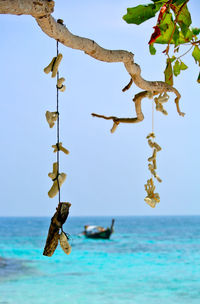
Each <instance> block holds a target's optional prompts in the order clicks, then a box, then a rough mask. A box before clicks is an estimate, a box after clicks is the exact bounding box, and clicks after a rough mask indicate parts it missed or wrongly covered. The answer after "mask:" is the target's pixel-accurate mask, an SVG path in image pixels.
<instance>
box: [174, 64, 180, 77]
mask: <svg viewBox="0 0 200 304" xmlns="http://www.w3.org/2000/svg"><path fill="white" fill-rule="evenodd" d="M180 72H181V68H180V63H179V61H178V60H176V62H175V64H174V67H173V73H174V76H178V75H179V74H180Z"/></svg>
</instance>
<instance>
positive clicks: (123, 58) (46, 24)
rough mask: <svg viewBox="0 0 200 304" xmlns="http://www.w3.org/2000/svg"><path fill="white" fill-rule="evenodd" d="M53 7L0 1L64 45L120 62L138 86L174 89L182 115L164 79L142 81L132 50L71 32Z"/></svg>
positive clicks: (43, 0) (44, 0) (3, 9)
mask: <svg viewBox="0 0 200 304" xmlns="http://www.w3.org/2000/svg"><path fill="white" fill-rule="evenodd" d="M53 9H54V1H51V0H49V1H48V0H0V14H15V15H19V14H26V15H32V16H33V17H34V18H35V19H36V21H37V23H38V25H39V26H40V28H41V29H42V31H43V32H44V33H45V34H47V35H48V36H49V37H51V38H53V39H55V40H58V41H59V42H60V43H62V44H63V45H65V46H67V47H70V48H72V49H77V50H82V51H84V52H85V53H86V54H88V55H89V56H91V57H93V58H95V59H97V60H100V61H104V62H122V63H123V64H124V66H125V68H126V70H127V72H128V73H129V75H130V76H131V79H132V81H133V82H134V83H135V84H136V85H137V86H138V87H139V88H140V89H142V90H146V91H148V92H157V93H162V92H173V93H174V94H175V95H176V99H175V102H176V105H177V111H178V113H179V114H180V115H181V116H183V115H184V114H183V113H182V112H181V111H180V109H179V100H180V98H181V95H180V93H179V92H178V91H177V90H176V89H175V88H173V87H171V86H170V85H168V84H167V83H165V82H163V81H146V80H144V79H143V78H142V76H141V69H140V66H139V65H138V64H136V63H134V55H133V54H132V53H131V52H128V51H124V50H108V49H104V48H102V47H101V46H99V45H98V44H97V43H96V42H95V41H93V40H90V39H87V38H83V37H79V36H76V35H73V34H72V33H71V32H70V31H69V30H68V29H67V28H66V26H65V25H64V24H60V23H58V22H56V20H55V19H54V18H53V17H52V16H51V12H52V11H53ZM132 81H131V82H132Z"/></svg>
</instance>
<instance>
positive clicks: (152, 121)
mask: <svg viewBox="0 0 200 304" xmlns="http://www.w3.org/2000/svg"><path fill="white" fill-rule="evenodd" d="M152 133H154V99H153V98H152Z"/></svg>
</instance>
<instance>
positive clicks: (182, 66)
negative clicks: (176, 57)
mask: <svg viewBox="0 0 200 304" xmlns="http://www.w3.org/2000/svg"><path fill="white" fill-rule="evenodd" d="M180 69H181V70H182V71H184V70H187V69H188V66H187V65H186V64H185V63H184V62H183V61H181V64H180Z"/></svg>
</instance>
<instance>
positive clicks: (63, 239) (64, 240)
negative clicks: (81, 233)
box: [60, 231, 71, 254]
mask: <svg viewBox="0 0 200 304" xmlns="http://www.w3.org/2000/svg"><path fill="white" fill-rule="evenodd" d="M60 246H61V248H62V250H63V251H64V252H65V253H66V254H70V253H71V246H70V244H69V243H68V237H67V235H66V233H65V232H64V231H62V232H61V234H60Z"/></svg>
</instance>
